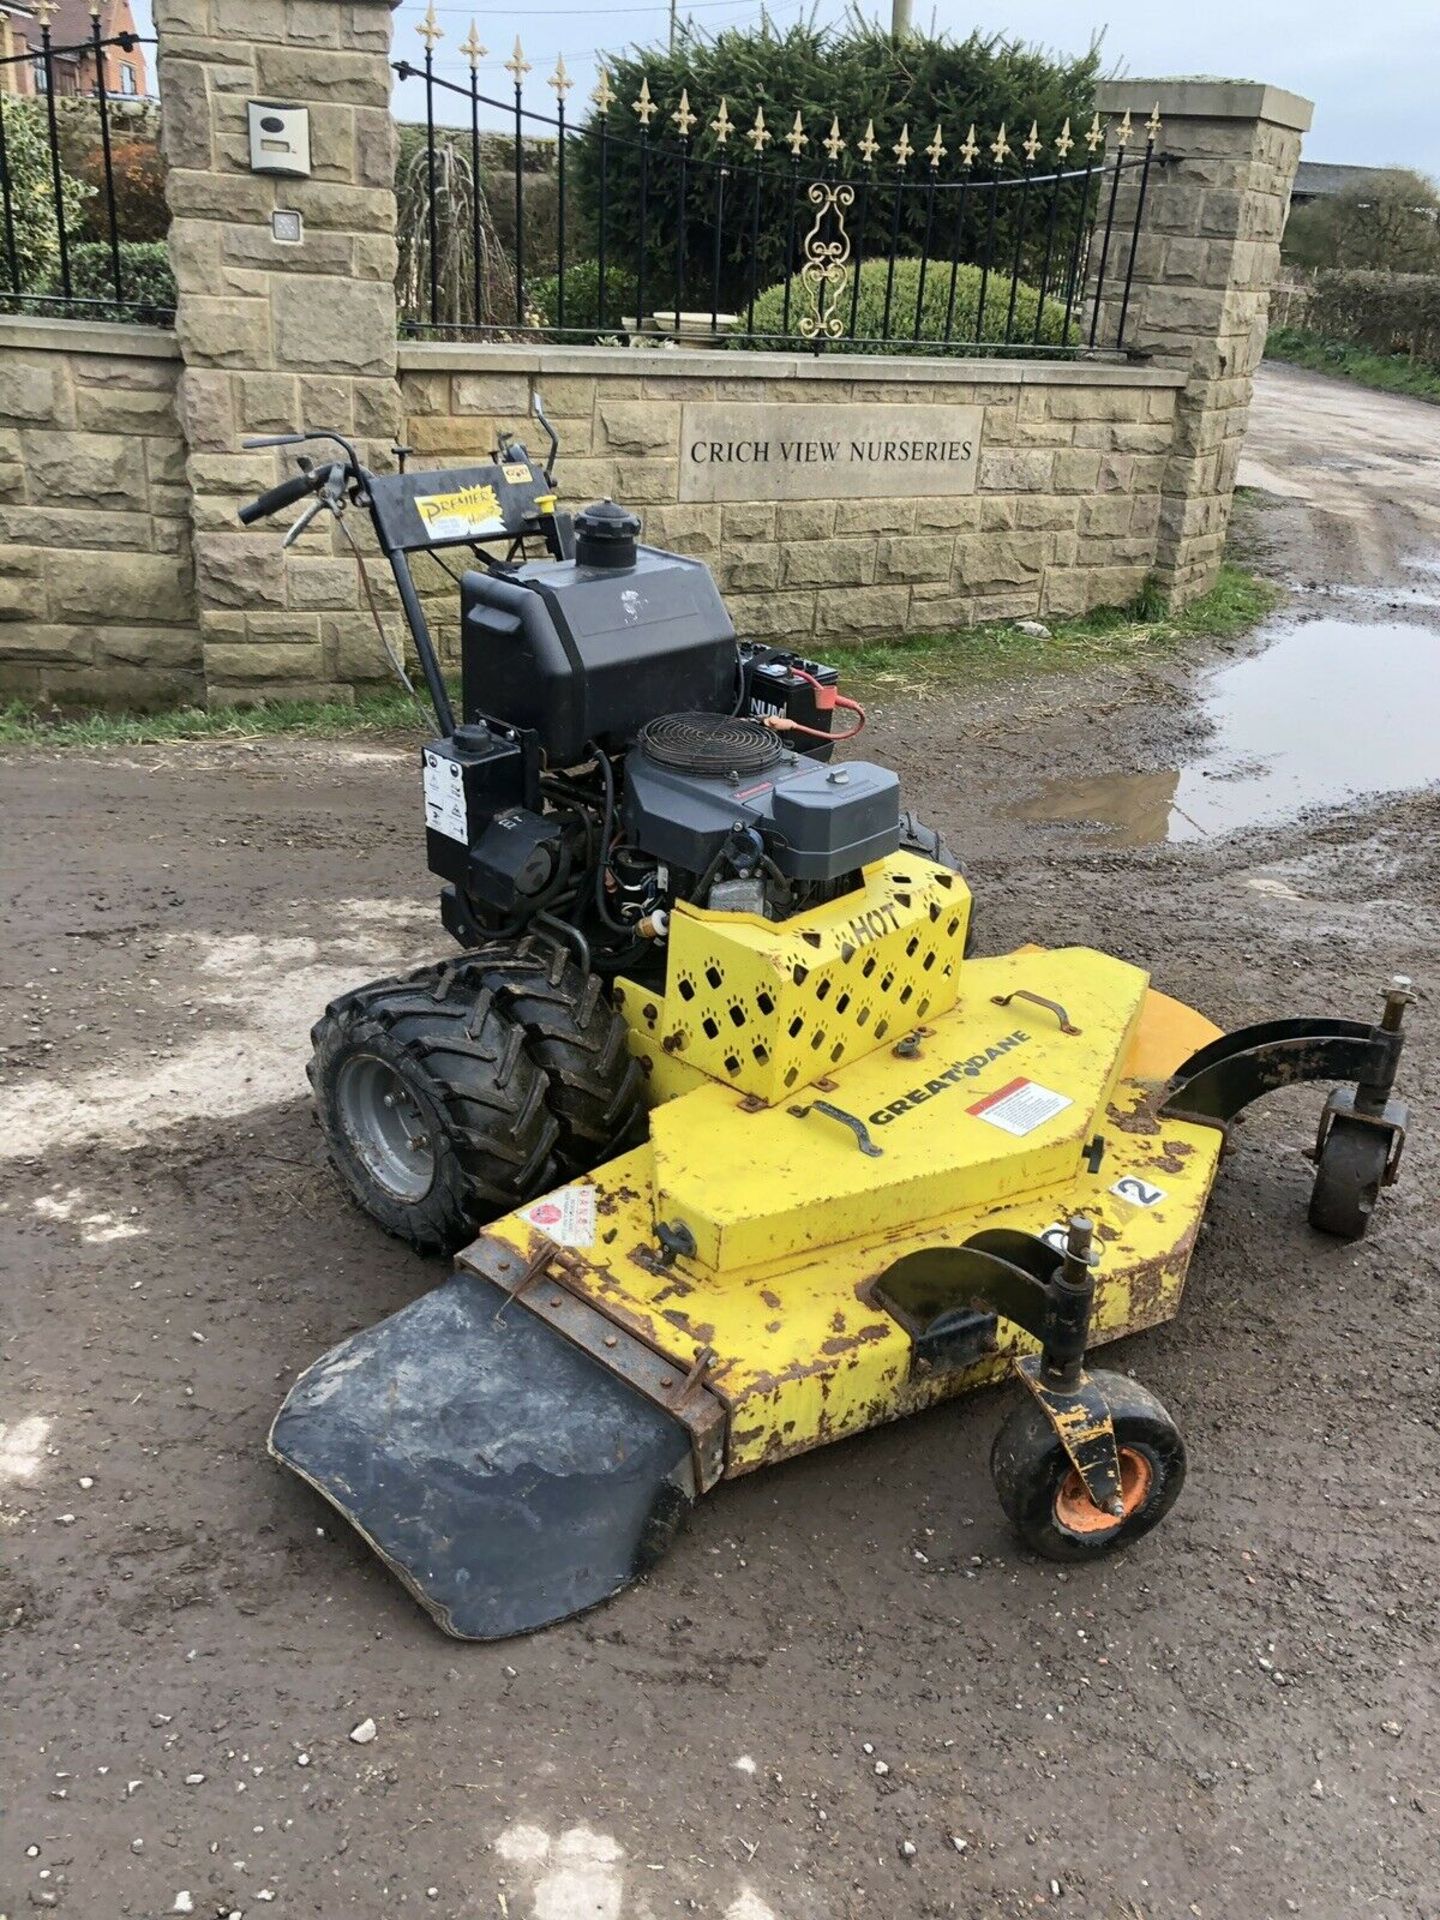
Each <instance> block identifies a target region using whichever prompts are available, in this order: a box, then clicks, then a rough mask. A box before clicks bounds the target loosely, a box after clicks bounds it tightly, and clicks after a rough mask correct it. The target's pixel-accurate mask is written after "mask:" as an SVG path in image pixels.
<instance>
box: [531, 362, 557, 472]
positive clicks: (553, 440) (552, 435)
mask: <svg viewBox="0 0 1440 1920" xmlns="http://www.w3.org/2000/svg"><path fill="white" fill-rule="evenodd" d="M530 411H531V412H532V413H533V414H534V416H535V418H536V419H537V420H538V421H539V422H540V425H541V427H542V429H543V430H544V434H545V438H546V439H547V440H548V441H549V442H550V458H549V459H548V460H547V461H546V462H545V478H546V479H547V480H548V481H549V482H550V485H551V486H552V487H553V486H554V484H555V463H556V461H557V460H558V459H559V458H560V436H559V434H558V433H556V431H555V429H554V427H552V426H551V424H550V422H549V420H548V419H547V418H546V416H545V402H544V401H543V400H542V399H541V398H540V390H539V388H538V387H537V388H536V390H535V392H534V393H533V394H532V395H531V396H530Z"/></svg>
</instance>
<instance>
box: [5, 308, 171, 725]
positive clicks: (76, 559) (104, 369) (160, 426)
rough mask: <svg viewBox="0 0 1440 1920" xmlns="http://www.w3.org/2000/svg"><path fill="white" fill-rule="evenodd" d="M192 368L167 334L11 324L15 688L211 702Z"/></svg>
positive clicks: (63, 695) (8, 635)
mask: <svg viewBox="0 0 1440 1920" xmlns="http://www.w3.org/2000/svg"><path fill="white" fill-rule="evenodd" d="M179 372H180V360H179V354H178V352H177V350H176V346H175V341H174V339H173V337H172V336H170V335H169V334H165V333H161V332H159V331H157V330H156V329H155V328H153V327H131V326H112V325H102V324H97V323H94V322H89V321H75V320H58V321H57V320H38V319H28V318H16V317H6V318H0V691H3V692H4V693H6V694H18V695H22V696H24V697H26V698H30V699H41V700H54V701H57V702H62V703H67V704H72V705H75V704H83V703H87V702H94V703H97V704H107V703H109V704H116V705H120V704H123V705H126V706H152V705H156V704H163V703H173V702H175V701H183V700H194V699H198V698H200V697H202V690H203V682H202V677H201V659H200V633H199V623H198V617H197V610H196V602H195V583H194V575H193V570H192V566H191V556H190V546H191V542H190V494H189V489H188V487H187V485H186V480H185V442H184V439H183V437H182V435H181V432H180V426H179V422H178V420H177V418H176V413H175V384H176V380H177V377H178V375H179Z"/></svg>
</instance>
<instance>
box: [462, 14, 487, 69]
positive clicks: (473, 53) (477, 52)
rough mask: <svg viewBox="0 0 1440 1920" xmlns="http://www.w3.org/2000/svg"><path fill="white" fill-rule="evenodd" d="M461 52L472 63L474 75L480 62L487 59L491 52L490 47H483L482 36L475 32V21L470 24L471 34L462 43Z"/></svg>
mask: <svg viewBox="0 0 1440 1920" xmlns="http://www.w3.org/2000/svg"><path fill="white" fill-rule="evenodd" d="M460 51H461V53H463V54H464V56H465V58H466V59H467V60H468V61H469V62H470V71H471V72H472V73H474V71H475V69H476V68H477V67H478V66H479V65H480V62H481V61H482V60H483V59H484V58H485V56H486V54H487V53H488V52H489V51H490V49H489V48H488V47H482V46H481V44H480V36H479V34H478V33H477V32H476V31H475V22H474V21H473V20H472V21H471V22H470V31H469V33H468V34H467V35H466V37H465V38H464V39H463V40H462V41H461V42H460Z"/></svg>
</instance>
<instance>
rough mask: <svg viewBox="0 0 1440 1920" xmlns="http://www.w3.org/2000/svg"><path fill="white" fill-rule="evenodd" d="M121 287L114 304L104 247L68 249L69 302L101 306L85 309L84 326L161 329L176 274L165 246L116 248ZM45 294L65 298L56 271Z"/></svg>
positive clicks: (127, 243)
mask: <svg viewBox="0 0 1440 1920" xmlns="http://www.w3.org/2000/svg"><path fill="white" fill-rule="evenodd" d="M120 287H121V291H122V293H123V295H124V297H123V299H121V300H118V301H117V300H116V298H115V274H114V266H113V262H112V261H111V258H110V243H109V242H108V241H103V240H83V241H81V243H80V245H79V246H77V247H71V249H70V292H71V296H72V297H73V298H74V299H76V300H95V301H99V302H100V303H101V304H100V305H98V306H93V307H86V308H84V309H83V312H84V315H85V318H86V319H87V320H144V321H151V322H155V323H157V324H159V325H162V326H163V325H165V324H167V323H168V321H169V320H170V317H171V315H172V314H173V313H174V310H175V274H174V270H173V269H172V267H171V265H170V253H169V249H168V248H167V247H166V245H165V242H164V241H163V240H122V241H121V242H120ZM45 291H46V292H47V293H52V294H63V292H64V287H63V286H62V284H61V280H60V274H59V272H58V270H56V271H55V272H52V274H51V276H50V280H49V284H48V285H47V287H46V288H45Z"/></svg>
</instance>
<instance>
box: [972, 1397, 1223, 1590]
mask: <svg viewBox="0 0 1440 1920" xmlns="http://www.w3.org/2000/svg"><path fill="white" fill-rule="evenodd" d="M1090 1379H1091V1381H1092V1382H1093V1383H1094V1385H1095V1386H1097V1387H1098V1388H1099V1389H1100V1391H1101V1393H1102V1394H1103V1395H1104V1396H1105V1401H1106V1404H1107V1405H1108V1406H1109V1408H1110V1417H1111V1419H1112V1421H1113V1422H1114V1426H1115V1445H1116V1448H1117V1449H1118V1451H1119V1455H1120V1497H1121V1500H1122V1501H1123V1503H1124V1508H1125V1511H1124V1513H1123V1514H1121V1515H1114V1514H1109V1513H1106V1512H1104V1511H1103V1510H1102V1509H1101V1508H1099V1507H1097V1506H1095V1505H1094V1504H1093V1502H1092V1501H1091V1500H1090V1498H1089V1496H1088V1494H1087V1493H1086V1491H1085V1486H1084V1482H1083V1481H1082V1480H1081V1478H1080V1476H1079V1474H1078V1473H1077V1472H1076V1471H1075V1469H1074V1467H1072V1466H1071V1464H1070V1456H1069V1455H1068V1454H1067V1453H1066V1451H1065V1449H1064V1447H1063V1446H1062V1445H1061V1444H1060V1437H1059V1435H1058V1434H1057V1433H1056V1431H1055V1429H1054V1427H1052V1426H1051V1424H1050V1422H1049V1420H1048V1419H1047V1418H1046V1417H1045V1414H1044V1412H1043V1411H1042V1409H1041V1407H1040V1404H1039V1402H1038V1401H1037V1400H1036V1399H1035V1398H1034V1396H1033V1395H1032V1394H1031V1393H1030V1392H1029V1391H1028V1390H1027V1391H1026V1393H1025V1396H1024V1399H1023V1400H1022V1401H1021V1403H1020V1405H1019V1406H1017V1407H1016V1408H1015V1410H1014V1411H1013V1412H1012V1413H1011V1414H1010V1415H1009V1417H1008V1418H1007V1419H1006V1421H1005V1423H1004V1425H1003V1426H1002V1427H1001V1429H1000V1431H999V1433H997V1434H996V1436H995V1445H994V1446H993V1447H992V1448H991V1451H990V1472H991V1475H992V1477H993V1479H994V1481H995V1491H996V1493H997V1494H998V1495H999V1496H1000V1504H1001V1506H1002V1507H1003V1508H1004V1509H1005V1516H1006V1518H1007V1519H1008V1520H1009V1522H1010V1524H1011V1526H1012V1527H1013V1528H1014V1529H1015V1531H1016V1533H1017V1534H1018V1535H1019V1536H1020V1538H1021V1540H1022V1541H1023V1542H1024V1543H1025V1545H1026V1546H1027V1547H1029V1549H1030V1551H1031V1552H1032V1553H1038V1554H1040V1555H1041V1556H1042V1557H1043V1558H1044V1559H1046V1560H1098V1559H1099V1558H1100V1557H1101V1555H1102V1554H1107V1553H1114V1552H1115V1551H1116V1549H1117V1548H1120V1547H1128V1546H1129V1545H1130V1544H1131V1543H1132V1541H1135V1540H1138V1539H1139V1538H1140V1537H1141V1535H1142V1534H1146V1533H1149V1531H1150V1529H1151V1528H1152V1527H1155V1526H1158V1525H1159V1523H1160V1522H1161V1521H1162V1520H1163V1519H1164V1518H1165V1515H1166V1514H1167V1513H1168V1512H1169V1511H1170V1509H1171V1507H1172V1506H1174V1504H1175V1502H1176V1500H1177V1499H1178V1498H1179V1495H1180V1489H1181V1487H1183V1486H1184V1484H1185V1443H1184V1441H1183V1440H1182V1439H1181V1438H1180V1433H1179V1429H1178V1428H1177V1427H1176V1425H1175V1422H1174V1421H1173V1420H1172V1419H1171V1418H1170V1416H1169V1414H1168V1413H1167V1412H1166V1411H1165V1409H1164V1407H1163V1406H1161V1404H1160V1402H1159V1401H1158V1400H1157V1399H1156V1398H1155V1396H1154V1394H1153V1393H1147V1392H1146V1390H1145V1388H1144V1387H1142V1386H1139V1385H1137V1383H1136V1382H1135V1381H1134V1380H1129V1379H1127V1378H1126V1377H1125V1375H1124V1374H1120V1373H1092V1374H1091V1375H1090Z"/></svg>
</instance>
